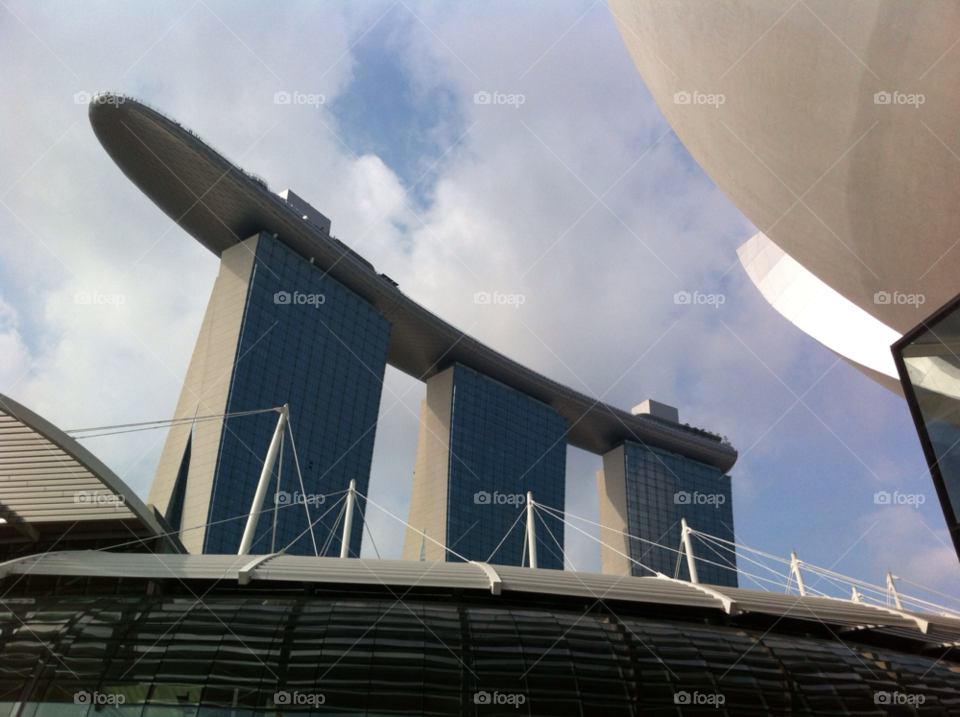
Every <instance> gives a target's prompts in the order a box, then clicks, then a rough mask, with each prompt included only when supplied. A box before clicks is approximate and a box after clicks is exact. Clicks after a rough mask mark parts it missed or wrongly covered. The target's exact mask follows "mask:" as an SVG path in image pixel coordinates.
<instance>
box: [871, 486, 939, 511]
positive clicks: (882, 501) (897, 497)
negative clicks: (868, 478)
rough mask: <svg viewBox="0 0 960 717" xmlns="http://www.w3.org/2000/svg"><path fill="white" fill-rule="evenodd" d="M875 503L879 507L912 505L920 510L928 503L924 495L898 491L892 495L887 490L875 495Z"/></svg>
mask: <svg viewBox="0 0 960 717" xmlns="http://www.w3.org/2000/svg"><path fill="white" fill-rule="evenodd" d="M873 502H874V503H876V504H877V505H912V506H913V507H914V508H919V507H920V506H921V505H923V504H924V503H926V502H927V496H925V495H924V494H923V493H901V492H900V491H898V490H895V491H893V494H892V495H891V494H890V493H888V492H887V491H885V490H881V491H878V492H876V493H874V494H873Z"/></svg>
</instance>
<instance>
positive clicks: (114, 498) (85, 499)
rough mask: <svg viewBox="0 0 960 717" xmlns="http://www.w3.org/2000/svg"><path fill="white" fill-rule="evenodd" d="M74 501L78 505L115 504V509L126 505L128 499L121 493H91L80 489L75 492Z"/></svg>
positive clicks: (100, 506)
mask: <svg viewBox="0 0 960 717" xmlns="http://www.w3.org/2000/svg"><path fill="white" fill-rule="evenodd" d="M73 502H74V503H76V504H77V505H95V506H97V507H98V508H103V507H106V506H113V509H114V510H117V509H119V508H120V506H123V505H126V503H127V499H126V498H124V497H123V495H122V494H120V493H89V492H87V491H85V490H78V491H77V492H76V493H74V494H73Z"/></svg>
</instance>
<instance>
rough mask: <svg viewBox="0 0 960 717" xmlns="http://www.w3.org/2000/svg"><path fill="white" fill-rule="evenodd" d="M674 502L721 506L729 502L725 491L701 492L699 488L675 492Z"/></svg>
mask: <svg viewBox="0 0 960 717" xmlns="http://www.w3.org/2000/svg"><path fill="white" fill-rule="evenodd" d="M673 502H674V503H676V504H677V505H712V506H713V507H714V508H719V507H720V506H721V505H723V504H724V503H726V502H727V496H725V495H724V494H723V493H701V492H700V491H697V490H695V491H693V493H688V492H687V491H685V490H681V491H678V492H676V493H674V494H673Z"/></svg>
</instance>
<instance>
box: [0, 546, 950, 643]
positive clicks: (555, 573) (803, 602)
mask: <svg viewBox="0 0 960 717" xmlns="http://www.w3.org/2000/svg"><path fill="white" fill-rule="evenodd" d="M28 573H29V574H30V575H46V576H65V577H100V578H102V577H113V578H143V579H151V580H163V579H168V578H169V579H173V580H177V581H180V580H205V581H209V580H214V581H220V580H227V581H237V583H238V584H239V585H248V584H251V583H253V584H254V587H256V583H260V584H261V585H266V584H270V585H273V586H276V585H278V584H282V583H291V584H297V585H303V584H313V585H328V586H331V587H332V586H336V587H344V586H351V587H352V586H358V587H361V586H362V587H365V588H369V587H370V586H381V587H388V588H411V589H412V588H414V587H416V588H423V589H428V590H429V589H439V588H447V589H462V590H476V591H484V592H487V591H489V592H491V593H493V595H506V594H514V595H515V596H522V595H527V596H529V597H530V598H534V597H536V596H541V597H542V596H547V597H573V598H580V597H582V598H590V599H598V598H602V599H604V600H608V601H619V602H624V603H635V604H646V605H650V606H663V607H665V608H667V607H670V608H674V607H680V608H685V609H688V610H690V611H692V612H691V613H690V614H691V616H693V615H694V614H702V612H701V611H716V613H717V614H720V613H723V614H725V615H726V616H728V618H727V619H729V620H731V621H733V622H739V623H742V624H752V623H755V622H756V620H757V619H758V618H761V619H770V620H772V621H775V624H776V623H780V622H781V621H785V622H789V623H792V624H794V625H796V624H800V625H802V624H804V623H807V624H809V625H810V627H811V629H813V626H814V625H816V626H817V627H816V629H817V630H820V629H821V628H822V627H823V626H826V627H827V628H828V629H829V630H831V631H832V633H833V634H835V635H839V636H843V637H841V638H840V639H844V638H849V637H850V636H851V635H853V634H854V633H856V634H859V635H860V636H861V637H866V636H867V635H868V634H869V635H870V636H871V637H872V638H874V639H884V638H893V639H897V640H906V641H909V642H912V643H915V644H916V645H917V646H918V647H919V648H920V649H935V648H941V649H950V648H956V647H957V646H960V618H954V617H946V616H941V615H933V614H927V613H917V612H909V611H905V610H904V611H901V610H893V609H889V608H885V607H881V606H876V605H871V604H868V603H863V602H860V603H857V602H853V601H851V600H842V599H839V598H829V597H812V596H807V597H801V596H798V595H793V594H785V593H773V592H764V591H760V590H747V589H743V588H726V587H719V586H713V585H694V584H692V583H689V582H686V581H683V580H673V579H670V578H665V577H659V578H658V577H643V578H637V577H632V576H618V575H604V574H597V573H579V572H571V571H564V570H539V569H535V568H520V567H514V566H506V565H490V564H486V563H445V562H420V561H409V560H367V559H341V558H318V557H312V556H297V555H285V554H282V553H278V554H273V555H259V556H251V555H243V556H236V555H160V554H155V555H152V556H149V557H145V556H143V555H132V554H127V553H109V552H103V551H62V552H54V553H46V554H44V555H35V556H29V557H25V558H18V559H17V560H11V561H8V562H6V563H2V564H0V579H2V578H4V577H5V576H7V575H11V574H13V575H24V574H28ZM404 594H406V593H404ZM692 619H693V618H692ZM785 626H786V625H784V627H785ZM771 629H772V628H771Z"/></svg>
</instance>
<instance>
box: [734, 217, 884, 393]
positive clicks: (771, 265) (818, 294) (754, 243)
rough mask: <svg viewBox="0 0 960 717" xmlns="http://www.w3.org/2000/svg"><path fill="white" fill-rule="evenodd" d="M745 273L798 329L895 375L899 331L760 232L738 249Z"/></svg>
mask: <svg viewBox="0 0 960 717" xmlns="http://www.w3.org/2000/svg"><path fill="white" fill-rule="evenodd" d="M737 256H739V257H740V263H741V264H742V265H743V268H744V269H746V271H747V276H749V277H750V280H751V281H752V282H753V283H754V284H755V285H756V287H757V288H758V289H759V290H760V293H761V294H763V298H765V299H766V300H767V301H768V302H770V305H771V306H773V308H774V309H776V310H777V311H778V312H780V313H781V314H782V315H783V316H784V317H786V318H787V319H788V320H789V321H790V322H791V323H792V324H793V325H794V326H796V327H797V328H798V329H800V330H802V331H804V332H806V333H807V334H809V335H810V336H812V337H813V338H815V339H816V340H817V341H819V342H820V343H821V344H823V345H824V346H826V347H827V348H828V349H830V350H832V351H834V352H836V353H838V354H840V355H841V356H843V357H844V358H847V359H850V360H851V361H853V362H854V363H857V364H860V365H862V366H866V367H867V368H869V369H872V370H874V371H877V372H878V373H882V374H883V375H885V376H889V377H890V378H893V379H896V378H897V377H898V376H897V369H896V366H895V365H894V362H893V354H891V352H890V346H891V345H892V344H893V343H894V342H895V341H897V340H898V339H899V338H900V334H899V333H897V332H896V331H894V330H893V329H891V328H890V327H889V326H887V325H886V324H884V323H883V322H881V321H879V320H878V319H875V318H874V317H873V316H871V315H870V314H868V313H867V312H866V311H864V310H863V309H861V308H860V307H859V306H857V305H856V304H854V303H853V302H852V301H850V300H849V299H847V298H845V297H844V296H843V295H842V294H840V293H838V292H837V291H835V290H834V289H832V288H830V287H829V286H827V285H826V284H825V283H824V282H823V281H821V280H820V279H818V278H817V277H816V276H814V275H813V274H812V273H811V272H809V271H807V270H806V269H805V268H804V267H803V266H801V265H800V263H799V262H798V261H797V260H796V259H794V258H793V257H791V256H790V255H789V254H787V253H786V252H785V251H784V250H783V249H781V248H780V247H778V246H777V245H776V244H774V243H773V242H772V241H770V239H768V238H767V237H766V235H764V234H763V233H758V234H756V236H754V237H753V238H752V239H750V240H749V241H748V242H746V243H745V244H743V245H742V246H741V247H740V248H739V249H737Z"/></svg>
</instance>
